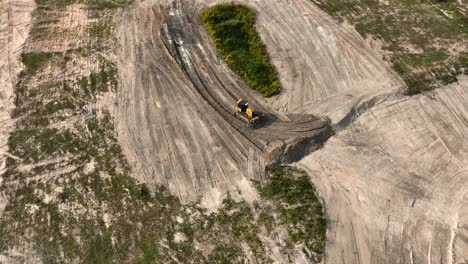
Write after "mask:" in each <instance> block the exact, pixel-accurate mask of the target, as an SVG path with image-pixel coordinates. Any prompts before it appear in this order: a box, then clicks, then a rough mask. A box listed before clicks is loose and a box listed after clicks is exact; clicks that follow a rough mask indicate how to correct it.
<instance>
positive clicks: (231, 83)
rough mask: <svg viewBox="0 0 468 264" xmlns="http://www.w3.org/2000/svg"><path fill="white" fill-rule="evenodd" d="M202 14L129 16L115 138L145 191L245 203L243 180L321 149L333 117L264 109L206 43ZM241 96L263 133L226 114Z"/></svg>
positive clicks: (187, 10)
mask: <svg viewBox="0 0 468 264" xmlns="http://www.w3.org/2000/svg"><path fill="white" fill-rule="evenodd" d="M200 7H201V6H199V5H193V4H186V3H182V2H176V3H174V4H173V5H167V4H166V5H161V6H160V5H158V3H157V2H145V3H144V4H141V5H138V6H135V7H134V8H133V9H132V10H131V11H130V12H128V13H126V15H125V17H124V22H123V23H122V26H121V28H120V31H119V34H120V39H121V45H122V48H123V50H122V52H121V54H122V58H121V62H120V63H121V65H120V69H121V71H120V74H121V79H122V81H121V84H122V88H121V89H120V91H121V94H120V95H119V111H118V113H119V116H118V118H117V120H118V122H119V124H118V133H119V136H120V138H121V142H122V143H123V148H124V150H125V151H126V154H127V156H128V157H130V158H129V159H130V160H131V161H132V162H133V163H134V164H137V165H136V167H137V169H136V172H137V174H138V175H144V178H143V179H141V180H143V181H144V182H146V183H148V184H149V185H154V184H163V185H165V186H167V187H168V188H169V190H170V191H171V192H172V193H173V194H175V195H177V196H179V197H180V198H181V199H182V200H184V201H190V200H191V201H193V200H195V199H197V198H199V197H200V196H202V195H203V194H205V193H207V192H209V195H211V196H216V195H217V194H218V193H219V191H220V190H222V191H226V190H235V189H239V190H240V192H241V194H245V195H243V196H244V197H245V198H247V199H251V198H252V197H251V194H252V190H251V187H250V183H249V182H248V180H247V179H249V178H259V177H262V176H263V174H264V170H265V166H267V165H269V164H272V163H278V162H288V161H296V160H298V159H299V158H301V157H302V156H303V155H304V154H306V153H308V152H310V150H314V149H316V148H317V147H319V146H320V144H321V143H322V142H324V141H325V140H326V139H327V138H328V137H329V136H330V135H331V133H332V131H331V127H330V120H329V119H327V118H317V117H315V116H312V115H297V114H296V115H289V116H287V115H284V114H279V113H276V112H275V111H274V110H273V109H271V108H269V107H268V106H267V105H266V104H265V102H264V100H262V99H261V98H260V97H259V95H258V94H255V93H254V92H253V91H251V90H250V89H248V88H247V87H245V85H244V84H243V83H242V82H241V81H240V80H239V78H238V77H236V76H235V75H234V74H233V73H232V72H231V71H230V70H229V68H227V66H226V65H225V64H224V63H223V61H221V60H220V59H219V57H218V56H217V55H216V52H215V50H214V49H213V47H212V46H211V45H209V43H211V42H210V39H209V36H208V35H207V34H206V33H205V31H204V30H203V26H202V25H201V22H200V21H199V19H198V12H199V10H200ZM148 25H150V26H148ZM238 98H246V99H248V100H249V101H250V103H251V104H253V105H254V106H255V107H256V108H259V109H260V110H261V111H263V112H266V113H268V120H267V121H266V123H265V124H264V125H263V126H262V127H261V128H259V129H256V130H253V129H249V128H247V127H246V124H245V123H244V122H243V121H241V120H238V119H236V118H235V117H234V116H233V111H234V106H235V102H236V101H237V99H238ZM285 149H286V150H288V151H287V152H286V153H287V155H282V153H283V150H285ZM249 197H250V198H249ZM212 198H216V197H212Z"/></svg>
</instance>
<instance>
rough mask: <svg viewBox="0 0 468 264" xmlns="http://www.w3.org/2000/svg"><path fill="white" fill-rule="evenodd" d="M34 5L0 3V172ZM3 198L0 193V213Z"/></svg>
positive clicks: (30, 2) (22, 0) (30, 0)
mask: <svg viewBox="0 0 468 264" xmlns="http://www.w3.org/2000/svg"><path fill="white" fill-rule="evenodd" d="M34 6H35V5H34V1H33V0H20V1H9V0H3V1H2V3H1V4H0V175H1V174H2V173H3V172H4V169H5V158H6V157H7V156H6V155H7V154H8V145H7V143H8V135H9V133H10V132H11V131H12V130H13V128H14V122H13V120H12V119H11V113H12V110H13V109H14V107H15V106H14V99H15V98H14V90H13V88H14V86H15V84H16V82H17V75H18V73H19V72H20V71H21V70H22V65H21V63H20V54H21V48H22V45H23V43H24V42H25V40H26V38H27V37H28V33H29V27H30V23H31V12H32V11H33V10H34ZM1 181H2V179H1V178H0V182H1ZM5 202H6V201H4V197H3V195H2V194H1V193H0V215H1V213H2V212H3V208H4V205H5Z"/></svg>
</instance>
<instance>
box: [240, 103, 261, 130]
mask: <svg viewBox="0 0 468 264" xmlns="http://www.w3.org/2000/svg"><path fill="white" fill-rule="evenodd" d="M234 115H235V116H237V117H239V118H240V119H241V120H243V121H245V122H246V123H247V126H249V127H251V128H255V127H256V126H257V125H258V124H259V123H260V121H261V120H263V119H264V118H265V114H264V113H262V112H259V111H255V110H254V109H253V108H252V107H250V106H249V103H248V102H247V101H245V100H243V99H239V100H238V101H237V106H236V111H235V112H234Z"/></svg>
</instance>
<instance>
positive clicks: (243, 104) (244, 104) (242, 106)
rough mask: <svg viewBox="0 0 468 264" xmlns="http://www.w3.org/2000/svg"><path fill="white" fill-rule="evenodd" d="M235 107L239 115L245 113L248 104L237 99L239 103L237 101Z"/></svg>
mask: <svg viewBox="0 0 468 264" xmlns="http://www.w3.org/2000/svg"><path fill="white" fill-rule="evenodd" d="M237 107H238V108H239V109H240V112H241V113H246V112H247V108H249V103H247V102H246V101H245V100H242V99H239V101H237Z"/></svg>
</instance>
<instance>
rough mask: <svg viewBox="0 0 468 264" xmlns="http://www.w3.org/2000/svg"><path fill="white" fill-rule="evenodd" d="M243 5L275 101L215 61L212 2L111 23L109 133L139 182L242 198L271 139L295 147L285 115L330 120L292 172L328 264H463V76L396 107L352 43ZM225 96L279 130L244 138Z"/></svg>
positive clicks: (292, 10)
mask: <svg viewBox="0 0 468 264" xmlns="http://www.w3.org/2000/svg"><path fill="white" fill-rule="evenodd" d="M208 2H210V1H208ZM244 3H248V4H249V5H251V6H252V7H253V8H254V9H255V10H256V12H257V14H258V30H259V33H260V35H261V37H262V38H263V40H264V41H265V43H266V44H267V47H268V50H269V52H270V54H271V56H272V60H273V63H274V64H275V66H276V67H277V68H278V71H279V73H280V77H281V79H282V84H283V88H284V89H283V92H282V94H281V95H279V96H278V97H275V98H273V99H262V98H259V97H258V96H257V95H256V94H253V93H251V92H250V91H249V90H248V89H247V88H245V87H244V86H243V84H242V83H241V82H239V80H238V79H237V78H236V77H235V76H233V75H232V73H231V72H230V71H229V70H228V69H227V68H226V65H225V64H224V63H223V62H222V61H220V59H219V57H218V56H217V55H216V53H215V51H214V50H213V47H212V45H211V44H210V41H209V39H208V38H207V36H206V33H205V32H204V30H203V28H202V27H201V25H200V22H199V20H198V12H199V11H200V10H201V9H203V8H205V7H206V6H207V5H209V4H212V3H211V2H210V3H207V1H174V2H172V3H171V4H167V3H166V2H163V1H160V2H158V1H152V2H148V1H146V2H145V3H143V4H135V5H134V6H133V8H132V10H131V11H130V12H128V13H127V14H126V15H125V17H124V18H123V21H125V22H124V23H122V27H121V29H120V38H121V40H122V46H123V52H124V53H123V54H124V56H123V58H122V59H121V67H120V68H121V69H124V71H123V72H122V73H121V74H122V76H121V77H122V80H123V87H122V90H121V91H122V94H121V95H120V99H119V100H120V101H119V108H120V110H119V112H120V115H121V118H120V121H121V122H120V124H119V128H118V130H119V133H120V138H121V141H122V142H123V143H124V149H126V153H127V156H129V157H131V159H132V161H133V163H134V166H136V167H139V169H140V172H141V174H140V175H147V176H146V177H145V179H143V180H144V181H146V182H149V183H163V184H165V185H167V186H169V189H170V190H171V192H173V193H175V194H177V195H179V196H180V197H182V198H183V199H185V200H187V199H188V200H190V199H193V198H194V197H195V198H196V197H198V196H203V195H204V194H205V193H206V192H209V190H210V189H213V188H214V189H216V190H218V192H217V193H218V194H219V192H220V190H222V191H225V190H229V189H231V188H232V186H238V187H240V188H241V189H243V190H244V189H245V190H247V189H248V188H246V187H245V186H248V185H247V183H246V180H245V178H250V177H255V175H257V176H258V175H261V173H262V170H263V166H264V164H265V162H264V159H265V155H266V156H268V153H269V152H268V150H269V149H271V145H272V144H273V143H272V142H278V140H279V141H283V142H287V141H288V140H290V139H291V138H294V137H296V136H302V134H297V133H291V130H294V129H295V128H296V127H297V125H296V124H294V122H293V123H288V125H286V126H283V124H286V123H284V122H286V121H285V120H287V118H285V115H286V114H287V113H304V114H313V115H316V116H320V115H328V116H330V117H331V119H332V122H333V123H334V124H337V129H338V133H337V135H336V136H334V137H332V138H331V139H330V140H329V141H328V142H327V143H326V145H325V147H324V148H323V149H320V150H318V151H316V152H314V153H312V154H310V155H309V156H307V157H306V158H304V159H303V160H302V161H300V162H299V163H298V165H299V166H301V167H303V168H305V169H306V170H307V171H308V172H309V173H310V175H311V178H312V181H313V182H314V184H316V185H317V189H318V190H319V192H320V193H321V195H322V197H323V199H324V203H325V205H326V208H327V214H328V217H329V220H330V224H329V235H328V239H329V241H328V244H327V256H326V263H426V262H427V263H461V262H462V261H463V260H464V258H466V252H468V248H467V234H466V232H467V226H466V219H467V212H466V210H467V209H466V203H467V202H466V199H467V198H466V193H467V190H468V188H467V187H468V186H467V181H468V180H467V177H468V175H467V174H466V168H467V167H466V166H467V162H468V160H467V158H466V157H468V155H467V153H466V151H467V150H468V145H466V143H465V139H466V138H468V130H467V124H468V105H467V103H466V100H465V98H466V97H467V94H466V93H467V91H468V87H467V81H466V79H464V80H463V81H462V82H461V83H460V85H452V86H450V87H446V88H444V89H441V90H439V91H437V92H436V93H435V94H433V95H430V94H429V95H421V96H415V97H410V98H401V97H399V96H398V93H399V91H400V90H401V89H402V87H403V84H402V82H401V80H399V78H398V77H396V76H395V75H394V74H393V73H392V72H391V71H389V70H388V69H387V67H386V66H384V65H385V64H384V63H383V62H382V61H381V60H380V59H379V57H378V56H377V55H376V54H374V53H373V51H372V49H370V48H369V47H367V46H366V44H365V42H364V41H363V40H362V39H361V37H359V36H358V35H357V33H355V32H354V31H353V30H352V29H348V28H344V27H342V26H340V25H338V24H336V23H335V22H334V21H332V20H331V19H330V18H329V17H328V16H327V15H325V14H324V13H323V12H322V11H320V10H319V9H318V8H317V7H315V6H314V5H313V4H311V3H310V1H307V0H299V1H297V0H296V1H273V0H271V1H254V2H251V1H244ZM237 97H244V98H249V99H250V100H251V101H253V103H254V105H257V106H259V107H260V108H262V109H263V110H265V111H267V112H272V113H274V114H275V115H276V116H277V117H278V121H276V122H273V123H271V124H268V125H267V126H266V127H265V128H263V129H260V130H258V131H255V132H252V131H249V130H245V129H243V125H242V124H241V123H238V122H237V121H234V120H233V119H230V118H229V117H228V116H229V111H230V109H231V108H230V107H231V106H232V105H233V102H234V100H235V99H236V98H237ZM273 109H275V110H276V111H279V113H277V112H275V110H273ZM301 118H303V117H301ZM314 127H319V126H314ZM306 130H307V132H306V133H310V132H309V131H315V130H313V129H306ZM314 133H315V132H314ZM314 133H312V135H313V134H314ZM302 154H305V153H302ZM245 190H244V191H245ZM464 197H465V200H463V198H464ZM464 254H465V255H464Z"/></svg>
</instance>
